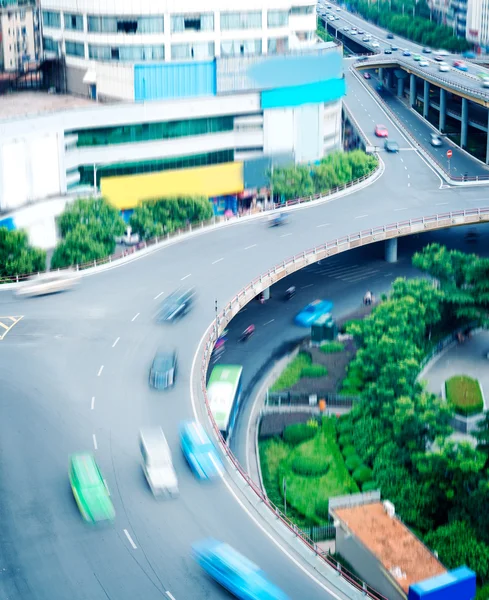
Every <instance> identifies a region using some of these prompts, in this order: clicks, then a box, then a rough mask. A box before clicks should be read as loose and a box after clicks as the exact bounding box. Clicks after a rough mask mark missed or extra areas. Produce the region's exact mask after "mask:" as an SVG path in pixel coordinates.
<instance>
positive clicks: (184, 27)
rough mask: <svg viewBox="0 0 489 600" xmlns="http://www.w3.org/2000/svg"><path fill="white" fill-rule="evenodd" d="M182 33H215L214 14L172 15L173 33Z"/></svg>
mask: <svg viewBox="0 0 489 600" xmlns="http://www.w3.org/2000/svg"><path fill="white" fill-rule="evenodd" d="M180 31H214V14H213V13H203V14H195V15H192V14H190V15H187V14H184V15H172V18H171V32H172V33H178V32H180Z"/></svg>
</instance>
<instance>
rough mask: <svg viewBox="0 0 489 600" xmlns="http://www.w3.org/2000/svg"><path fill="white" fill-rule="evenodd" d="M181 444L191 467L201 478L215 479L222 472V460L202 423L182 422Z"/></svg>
mask: <svg viewBox="0 0 489 600" xmlns="http://www.w3.org/2000/svg"><path fill="white" fill-rule="evenodd" d="M180 444H181V446H182V452H183V455H184V456H185V458H186V459H187V462H188V464H189V466H190V468H191V469H192V471H193V472H194V473H195V475H196V476H197V477H198V478H199V479H214V478H215V477H218V476H219V475H221V474H222V472H223V466H222V463H221V460H220V458H219V456H218V454H217V451H216V449H215V447H214V445H213V444H212V442H211V441H210V439H209V436H208V435H207V433H206V431H205V429H204V428H203V427H202V425H201V424H200V423H197V422H196V421H188V422H186V423H182V425H181V426H180Z"/></svg>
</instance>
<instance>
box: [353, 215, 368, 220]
mask: <svg viewBox="0 0 489 600" xmlns="http://www.w3.org/2000/svg"><path fill="white" fill-rule="evenodd" d="M365 217H368V215H358V217H355V219H365Z"/></svg>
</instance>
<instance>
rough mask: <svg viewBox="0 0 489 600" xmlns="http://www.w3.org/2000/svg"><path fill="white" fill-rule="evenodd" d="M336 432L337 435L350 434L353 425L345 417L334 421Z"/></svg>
mask: <svg viewBox="0 0 489 600" xmlns="http://www.w3.org/2000/svg"><path fill="white" fill-rule="evenodd" d="M336 431H337V432H338V435H342V434H343V433H348V434H351V433H352V431H353V425H352V424H351V421H350V420H349V419H348V418H347V417H345V416H343V417H340V418H339V419H338V420H337V421H336Z"/></svg>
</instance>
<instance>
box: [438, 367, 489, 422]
mask: <svg viewBox="0 0 489 600" xmlns="http://www.w3.org/2000/svg"><path fill="white" fill-rule="evenodd" d="M445 394H446V399H447V402H448V404H449V405H450V406H453V408H454V410H455V412H456V413H457V414H459V415H462V416H464V417H471V416H472V415H476V414H479V413H481V412H482V411H483V410H484V400H483V398H482V390H481V387H480V384H479V382H478V381H477V379H472V377H467V376H466V375H456V376H454V377H451V378H450V379H448V380H447V381H446V382H445Z"/></svg>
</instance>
